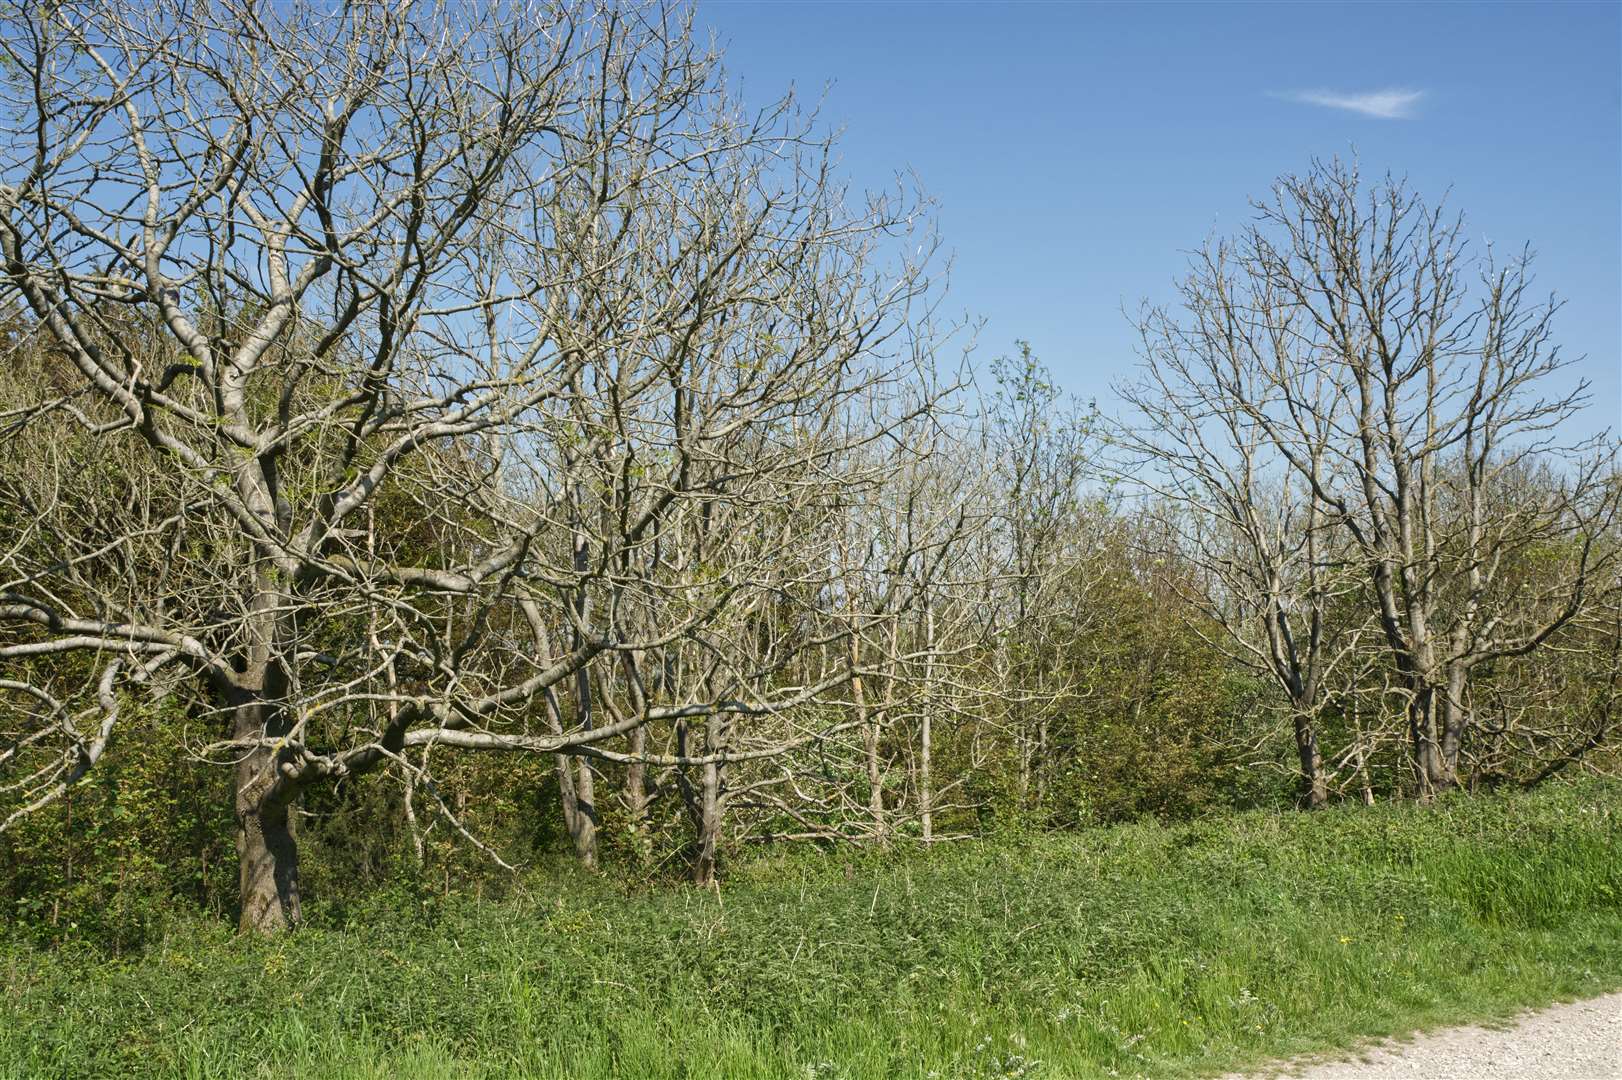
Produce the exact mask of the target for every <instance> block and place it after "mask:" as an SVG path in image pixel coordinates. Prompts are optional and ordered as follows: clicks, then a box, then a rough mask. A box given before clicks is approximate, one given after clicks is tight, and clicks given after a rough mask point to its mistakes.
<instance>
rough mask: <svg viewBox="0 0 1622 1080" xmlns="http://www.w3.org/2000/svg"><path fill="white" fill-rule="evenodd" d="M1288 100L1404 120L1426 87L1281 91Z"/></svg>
mask: <svg viewBox="0 0 1622 1080" xmlns="http://www.w3.org/2000/svg"><path fill="white" fill-rule="evenodd" d="M1275 96H1277V97H1281V98H1284V99H1285V100H1286V101H1297V102H1300V103H1301V104H1303V105H1322V106H1324V107H1325V108H1328V109H1345V110H1346V111H1348V112H1355V113H1362V114H1363V115H1364V116H1375V117H1379V118H1380V119H1381V120H1401V119H1404V118H1405V117H1407V116H1409V115H1411V113H1412V111H1413V107H1414V106H1415V105H1416V104H1417V103H1418V102H1419V99H1420V98H1422V97H1424V96H1425V91H1423V90H1398V89H1395V88H1393V89H1390V90H1371V91H1369V92H1368V93H1365V94H1342V93H1339V92H1338V91H1334V90H1290V91H1288V92H1286V93H1282V94H1277V95H1275Z"/></svg>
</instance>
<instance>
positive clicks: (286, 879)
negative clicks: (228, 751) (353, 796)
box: [234, 699, 303, 934]
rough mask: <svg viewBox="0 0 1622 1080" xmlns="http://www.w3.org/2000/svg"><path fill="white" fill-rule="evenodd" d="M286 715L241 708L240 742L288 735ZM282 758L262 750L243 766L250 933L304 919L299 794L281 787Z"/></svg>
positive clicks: (246, 924) (241, 816)
mask: <svg viewBox="0 0 1622 1080" xmlns="http://www.w3.org/2000/svg"><path fill="white" fill-rule="evenodd" d="M284 726H285V725H284V723H283V721H282V719H281V716H280V710H277V709H275V708H274V707H273V706H271V705H268V704H267V703H265V701H264V700H263V699H257V700H252V701H248V702H243V703H239V704H238V705H237V707H236V722H235V725H234V727H235V736H236V738H238V739H257V738H260V737H271V738H275V737H277V736H278V735H283V734H286V733H285V731H283V730H282V728H283V727H284ZM276 757H277V754H276V752H275V751H273V750H269V749H257V750H254V751H252V752H251V753H248V754H246V755H245V756H244V757H243V758H242V760H241V761H239V762H238V763H237V766H236V770H235V781H236V801H235V812H236V834H237V837H236V839H237V866H238V899H239V901H240V903H241V910H242V915H241V919H240V920H239V923H238V925H239V926H240V928H241V929H242V930H244V931H250V932H254V933H262V934H274V933H280V932H282V931H286V930H291V929H292V928H294V927H295V926H297V925H298V924H299V921H300V919H301V918H302V917H303V913H302V910H301V906H300V899H299V859H298V844H297V842H296V840H295V837H294V835H293V820H292V814H291V810H292V805H291V804H292V802H293V798H294V795H295V794H296V793H295V792H293V791H290V790H288V788H287V786H286V784H285V783H279V782H278V779H279V774H278V772H277V768H276V765H277V762H276Z"/></svg>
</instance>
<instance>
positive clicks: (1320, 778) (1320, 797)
mask: <svg viewBox="0 0 1622 1080" xmlns="http://www.w3.org/2000/svg"><path fill="white" fill-rule="evenodd" d="M1295 752H1296V755H1297V757H1299V759H1300V761H1301V805H1302V807H1303V808H1305V809H1307V810H1317V809H1318V808H1320V807H1322V806H1323V805H1324V804H1325V803H1327V802H1328V801H1329V786H1328V780H1327V779H1326V778H1325V776H1324V759H1323V752H1322V751H1321V750H1320V749H1319V747H1318V732H1317V730H1316V729H1315V728H1314V727H1313V726H1312V718H1311V716H1310V714H1308V713H1307V712H1305V711H1304V710H1303V709H1300V708H1298V709H1297V710H1296V713H1295Z"/></svg>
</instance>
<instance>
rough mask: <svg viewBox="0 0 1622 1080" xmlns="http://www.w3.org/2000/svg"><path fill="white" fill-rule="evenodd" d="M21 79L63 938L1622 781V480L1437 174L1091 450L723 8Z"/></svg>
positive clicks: (17, 849)
mask: <svg viewBox="0 0 1622 1080" xmlns="http://www.w3.org/2000/svg"><path fill="white" fill-rule="evenodd" d="M268 18H274V20H275V21H274V23H268V22H266V21H265V20H266V19H268ZM4 38H5V40H6V41H8V42H11V43H12V45H11V46H10V49H11V51H12V57H11V59H12V62H11V64H9V65H8V66H6V68H5V70H4V72H3V73H0V77H3V79H4V95H5V98H4V100H5V104H4V115H5V118H6V119H5V123H4V130H5V132H6V141H5V144H4V145H5V149H4V155H5V156H4V161H3V165H0V170H3V176H4V184H3V186H0V259H3V262H4V279H3V281H4V289H5V296H6V297H7V299H8V302H9V304H10V308H9V311H8V313H7V322H6V327H5V329H6V346H7V354H8V363H7V366H6V370H5V373H4V374H3V375H0V442H3V443H4V456H3V460H0V663H3V665H4V668H3V670H0V695H3V696H0V895H3V896H5V897H7V898H8V899H9V900H10V907H11V910H12V912H14V913H15V915H16V916H17V917H18V918H20V919H23V920H28V921H32V922H34V923H35V924H38V925H41V926H45V927H58V928H60V927H61V926H63V925H64V924H66V923H74V922H78V921H81V920H83V921H85V922H86V924H87V925H88V924H89V923H90V922H91V921H95V922H96V923H97V924H98V925H103V926H106V927H108V928H110V929H109V931H108V932H109V933H112V934H113V935H114V936H115V937H116V936H118V935H120V934H137V935H138V931H137V930H131V929H127V928H129V927H138V926H139V925H140V924H141V923H142V921H143V920H144V919H147V918H148V917H155V916H156V914H157V913H159V912H161V910H162V909H163V908H164V906H166V905H168V904H171V903H172V902H173V901H174V900H175V899H176V898H180V899H183V900H184V901H186V902H188V903H196V904H200V905H202V906H204V907H207V908H212V909H216V910H219V911H220V912H221V913H222V914H226V913H228V914H230V915H234V916H235V917H237V918H238V919H239V920H240V923H241V925H242V926H243V927H245V928H252V929H256V930H264V931H274V930H278V929H283V928H286V927H289V926H292V925H295V924H296V923H298V922H299V921H300V919H301V918H303V911H302V899H303V896H304V894H305V893H306V892H307V891H308V892H310V893H312V894H315V895H320V896H322V897H323V898H324V899H325V900H326V901H327V902H328V903H330V904H334V905H354V904H364V903H366V902H368V897H369V896H371V895H372V894H373V893H374V892H375V891H376V890H378V889H379V888H381V887H383V886H386V885H387V884H388V883H390V882H399V881H410V882H412V883H414V884H415V886H416V887H432V886H434V885H436V884H437V886H438V887H439V888H442V889H444V890H447V891H449V890H452V889H459V888H468V889H477V890H484V889H486V888H492V889H499V888H502V887H504V886H503V882H505V881H507V880H508V879H509V878H510V875H511V872H512V870H513V869H514V868H516V867H519V866H521V865H522V864H524V863H526V862H531V861H533V860H534V859H535V858H536V857H537V856H538V855H540V854H541V853H545V852H547V851H551V850H557V849H562V850H565V851H568V852H571V853H572V854H573V856H574V857H575V858H578V859H579V860H580V861H581V862H582V863H584V864H586V865H588V866H594V867H595V866H602V867H604V868H605V869H608V868H609V867H610V866H611V867H612V868H613V869H612V872H615V873H627V874H632V875H638V876H642V877H658V876H663V877H674V876H678V875H681V876H687V877H689V878H690V879H691V880H693V881H694V882H696V883H698V884H704V885H707V884H710V883H712V882H713V881H714V880H715V879H716V875H717V872H718V867H719V866H720V865H721V863H722V862H723V861H724V860H725V859H726V858H727V857H728V856H729V854H730V853H733V852H736V851H737V850H739V849H740V848H742V847H744V846H746V845H751V844H763V843H785V842H791V841H808V842H819V843H857V844H864V845H879V846H883V845H890V844H899V843H912V842H925V843H933V842H937V841H946V840H950V839H957V838H963V837H969V836H975V835H981V834H984V833H987V832H989V831H996V830H1010V829H1025V828H1064V827H1070V826H1075V825H1080V824H1086V823H1090V822H1096V821H1101V820H1114V819H1120V818H1126V817H1132V816H1135V815H1141V814H1151V813H1152V814H1162V815H1172V816H1187V815H1193V814H1197V813H1200V812H1202V811H1204V810H1206V809H1209V808H1214V807H1222V806H1248V805H1277V806H1280V807H1285V806H1289V805H1292V804H1293V805H1299V806H1302V807H1316V806H1320V805H1323V804H1325V803H1327V802H1330V801H1334V800H1347V799H1350V800H1361V801H1364V802H1370V801H1373V800H1376V799H1384V798H1393V797H1396V798H1430V797H1432V796H1434V795H1435V794H1437V793H1438V792H1440V791H1443V790H1446V789H1451V788H1457V787H1478V786H1482V785H1489V786H1490V785H1497V784H1504V783H1512V784H1527V785H1529V784H1535V783H1538V782H1541V781H1543V780H1546V779H1548V778H1550V777H1552V776H1555V775H1557V774H1559V773H1561V772H1567V771H1577V770H1604V769H1611V768H1614V767H1615V765H1616V763H1617V755H1616V740H1615V737H1614V734H1613V730H1612V729H1613V721H1614V717H1615V713H1616V711H1617V699H1618V683H1617V680H1618V667H1619V663H1618V661H1619V649H1622V580H1619V568H1622V564H1619V561H1618V556H1619V553H1622V533H1619V528H1618V521H1617V510H1618V502H1619V499H1622V480H1619V473H1618V469H1617V465H1616V458H1615V448H1614V444H1613V443H1612V442H1610V441H1609V438H1610V437H1609V436H1608V435H1603V436H1597V437H1592V438H1582V437H1579V436H1577V435H1574V434H1572V433H1580V432H1582V431H1584V430H1586V428H1585V425H1587V424H1589V423H1590V421H1589V419H1588V414H1587V413H1585V412H1584V408H1585V406H1586V404H1587V399H1586V388H1585V387H1583V386H1582V385H1581V384H1580V383H1576V382H1574V381H1573V380H1572V379H1571V378H1570V373H1569V372H1568V371H1566V370H1565V366H1566V365H1565V361H1564V359H1563V358H1562V357H1561V355H1560V354H1559V352H1558V350H1557V349H1556V348H1555V345H1554V337H1553V331H1552V323H1551V319H1552V316H1553V315H1554V313H1555V308H1556V305H1555V304H1553V303H1552V302H1548V303H1545V302H1541V301H1539V300H1537V299H1536V298H1535V297H1534V296H1533V294H1532V293H1531V292H1530V291H1529V290H1530V278H1529V276H1528V270H1527V265H1526V261H1525V260H1524V259H1523V260H1516V261H1513V262H1510V263H1508V264H1503V263H1500V262H1495V261H1493V260H1492V259H1491V258H1489V257H1475V256H1473V255H1471V253H1470V252H1469V251H1468V250H1467V249H1466V245H1465V244H1464V241H1463V237H1462V234H1461V229H1460V224H1459V222H1458V221H1457V219H1452V218H1449V217H1447V216H1445V214H1444V213H1443V212H1442V210H1441V209H1439V208H1436V207H1433V206H1430V205H1429V204H1426V203H1424V202H1423V201H1421V200H1420V199H1419V198H1418V197H1417V196H1416V195H1414V194H1413V193H1411V192H1409V191H1408V190H1406V188H1405V187H1404V186H1403V185H1402V184H1400V183H1398V182H1395V181H1391V180H1384V181H1381V182H1379V183H1375V184H1368V183H1365V182H1363V181H1362V180H1361V179H1360V178H1359V177H1358V176H1357V175H1356V172H1355V170H1354V169H1352V168H1349V167H1347V166H1344V165H1341V164H1339V163H1328V164H1315V165H1313V167H1312V168H1311V169H1310V170H1309V171H1308V173H1306V174H1305V175H1303V176H1300V177H1287V178H1285V179H1283V180H1281V181H1280V182H1279V184H1278V185H1277V186H1276V188H1275V190H1274V192H1273V196H1272V198H1271V199H1270V200H1267V201H1264V202H1262V203H1259V204H1258V205H1257V210H1258V219H1257V221H1256V223H1255V224H1254V226H1253V227H1251V228H1250V229H1248V230H1246V231H1245V232H1244V233H1243V234H1241V235H1239V236H1236V237H1233V238H1231V239H1229V240H1226V241H1223V242H1220V243H1217V244H1215V245H1213V246H1212V247H1211V248H1209V249H1208V250H1207V251H1206V252H1205V253H1203V254H1202V255H1201V256H1200V257H1198V258H1196V259H1195V260H1194V262H1193V265H1192V266H1191V268H1190V273H1189V275H1188V277H1187V279H1186V282H1185V285H1184V287H1183V290H1182V295H1181V296H1180V297H1179V298H1178V302H1177V304H1176V305H1174V306H1171V307H1167V308H1163V309H1161V308H1153V309H1148V310H1146V311H1145V312H1144V313H1143V314H1142V316H1141V322H1140V326H1141V330H1142V333H1143V349H1142V360H1143V364H1142V366H1141V368H1140V371H1139V374H1138V376H1137V377H1136V378H1134V379H1130V380H1127V381H1126V382H1124V383H1123V384H1122V385H1121V386H1120V387H1119V390H1120V397H1121V398H1122V400H1123V401H1124V402H1125V406H1126V407H1125V409H1124V411H1123V413H1122V415H1119V416H1105V415H1102V414H1100V413H1099V412H1098V411H1096V410H1094V409H1091V408H1087V409H1083V408H1081V407H1079V406H1078V405H1076V404H1074V403H1071V402H1069V401H1067V400H1066V399H1065V398H1064V396H1063V395H1062V394H1061V393H1060V392H1059V391H1058V389H1057V388H1056V387H1055V386H1054V385H1053V383H1052V381H1051V379H1050V377H1049V375H1048V374H1047V372H1046V371H1045V370H1044V369H1043V368H1042V366H1041V365H1040V364H1039V363H1038V361H1037V360H1036V358H1035V357H1034V356H1033V355H1032V353H1031V350H1030V349H1029V348H1028V347H1024V346H1021V348H1020V349H1019V350H1018V351H1017V353H1016V354H1015V355H1014V356H1012V357H1007V358H1003V359H1000V360H997V361H995V362H993V363H991V364H990V365H989V366H988V367H987V369H986V370H984V371H981V372H980V373H979V376H978V378H977V379H972V378H970V368H969V366H968V364H967V362H966V348H965V346H966V344H967V340H966V338H965V331H964V328H961V327H952V326H948V325H944V324H943V323H942V322H941V321H940V319H939V313H940V308H941V302H942V297H941V292H940V289H939V287H938V286H937V284H936V283H935V282H934V281H933V280H932V278H931V276H930V268H931V266H932V265H933V263H934V257H933V252H934V247H935V241H934V238H933V236H932V235H931V234H930V232H929V231H928V220H927V216H926V215H925V214H924V213H923V205H922V203H921V202H920V201H919V200H918V199H917V198H916V196H913V195H911V194H910V193H908V192H905V191H900V192H897V193H895V194H894V195H893V196H889V197H861V198H857V197H853V196H852V195H851V194H850V193H848V192H845V191H843V190H842V189H840V188H839V187H838V185H837V184H836V183H835V182H834V180H833V179H832V173H831V166H830V160H831V155H832V153H833V150H834V147H833V145H832V143H831V142H830V141H829V140H828V139H825V138H822V137H820V136H819V135H818V134H817V132H816V128H815V125H814V123H813V122H812V120H811V119H809V118H807V117H805V116H804V115H802V114H801V113H800V112H799V111H798V109H797V108H796V107H795V105H794V103H793V102H792V100H785V101H782V102H779V103H777V104H776V105H774V106H773V107H771V108H768V109H766V110H765V111H763V112H758V113H746V112H744V111H743V110H742V108H741V106H740V105H739V103H738V102H737V101H735V100H734V99H733V98H732V97H730V96H729V94H728V91H727V88H726V86H725V84H724V82H723V79H722V77H721V74H720V69H719V67H718V58H717V57H716V56H714V55H712V54H710V53H708V52H706V51H704V50H703V49H702V48H700V47H699V46H698V45H697V44H695V42H694V40H693V37H692V34H691V27H690V25H689V24H688V23H687V22H685V21H683V16H681V15H680V14H679V13H678V14H677V15H671V14H670V13H667V12H662V11H659V10H657V9H652V8H649V9H643V8H614V9H605V10H602V11H597V12H584V11H581V10H576V9H573V8H572V6H568V5H558V6H556V7H555V8H550V9H545V10H541V9H529V8H525V9H523V10H517V11H515V10H506V9H497V10H490V11H479V12H470V11H459V10H458V11H441V12H435V13H432V14H426V13H420V12H409V11H407V12H400V11H397V10H395V9H393V8H386V7H383V6H376V5H369V4H359V5H354V6H352V7H350V8H347V9H345V11H344V12H343V13H341V14H334V13H332V12H328V11H325V10H324V9H321V8H319V7H318V6H315V5H310V6H303V5H295V6H293V7H290V8H287V9H286V10H285V11H283V10H278V11H277V12H276V13H275V14H274V15H273V16H272V15H268V14H267V13H266V12H264V11H259V10H255V9H252V8H251V7H248V6H245V7H244V8H243V9H242V10H240V11H239V10H237V9H236V7H235V5H233V4H230V3H223V4H217V5H211V6H209V5H203V6H198V5H174V6H172V7H171V6H170V5H166V4H158V5H141V6H139V7H137V6H134V5H116V4H115V5H106V4H102V5H97V6H95V7H94V8H86V9H85V10H84V11H83V12H81V13H79V15H77V16H75V18H74V19H72V20H68V19H64V18H61V17H59V15H58V14H57V13H55V11H54V9H53V10H52V11H49V12H47V11H38V12H36V11H34V10H32V9H23V10H19V11H14V12H11V13H8V14H7V15H6V16H5V27H4ZM960 339H961V340H960ZM954 355H956V356H957V357H959V359H956V360H953V359H952V357H953V356H954ZM120 928H125V929H120Z"/></svg>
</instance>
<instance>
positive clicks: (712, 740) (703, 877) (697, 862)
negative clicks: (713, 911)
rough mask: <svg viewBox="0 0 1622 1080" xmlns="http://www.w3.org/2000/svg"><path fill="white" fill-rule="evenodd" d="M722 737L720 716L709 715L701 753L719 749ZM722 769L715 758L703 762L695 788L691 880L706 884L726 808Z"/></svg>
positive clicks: (712, 869) (712, 879) (712, 875)
mask: <svg viewBox="0 0 1622 1080" xmlns="http://www.w3.org/2000/svg"><path fill="white" fill-rule="evenodd" d="M725 740H726V731H725V722H724V721H723V720H722V719H721V717H720V716H717V715H712V716H711V717H710V718H709V723H708V724H707V726H706V729H705V738H704V753H705V754H706V755H710V754H716V753H719V752H720V750H721V747H722V746H723V745H724V743H725ZM722 769H723V766H722V765H721V764H720V763H719V762H713V761H712V762H709V763H707V764H706V765H705V766H704V779H703V784H702V787H701V789H700V792H699V804H698V853H697V855H696V857H695V858H694V860H693V884H694V885H699V886H703V887H706V888H707V887H709V886H711V885H714V884H715V862H716V849H717V848H718V847H719V846H720V841H721V818H722V815H723V814H724V813H725V812H726V793H725V792H724V791H723V790H722V780H723V776H722Z"/></svg>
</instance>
